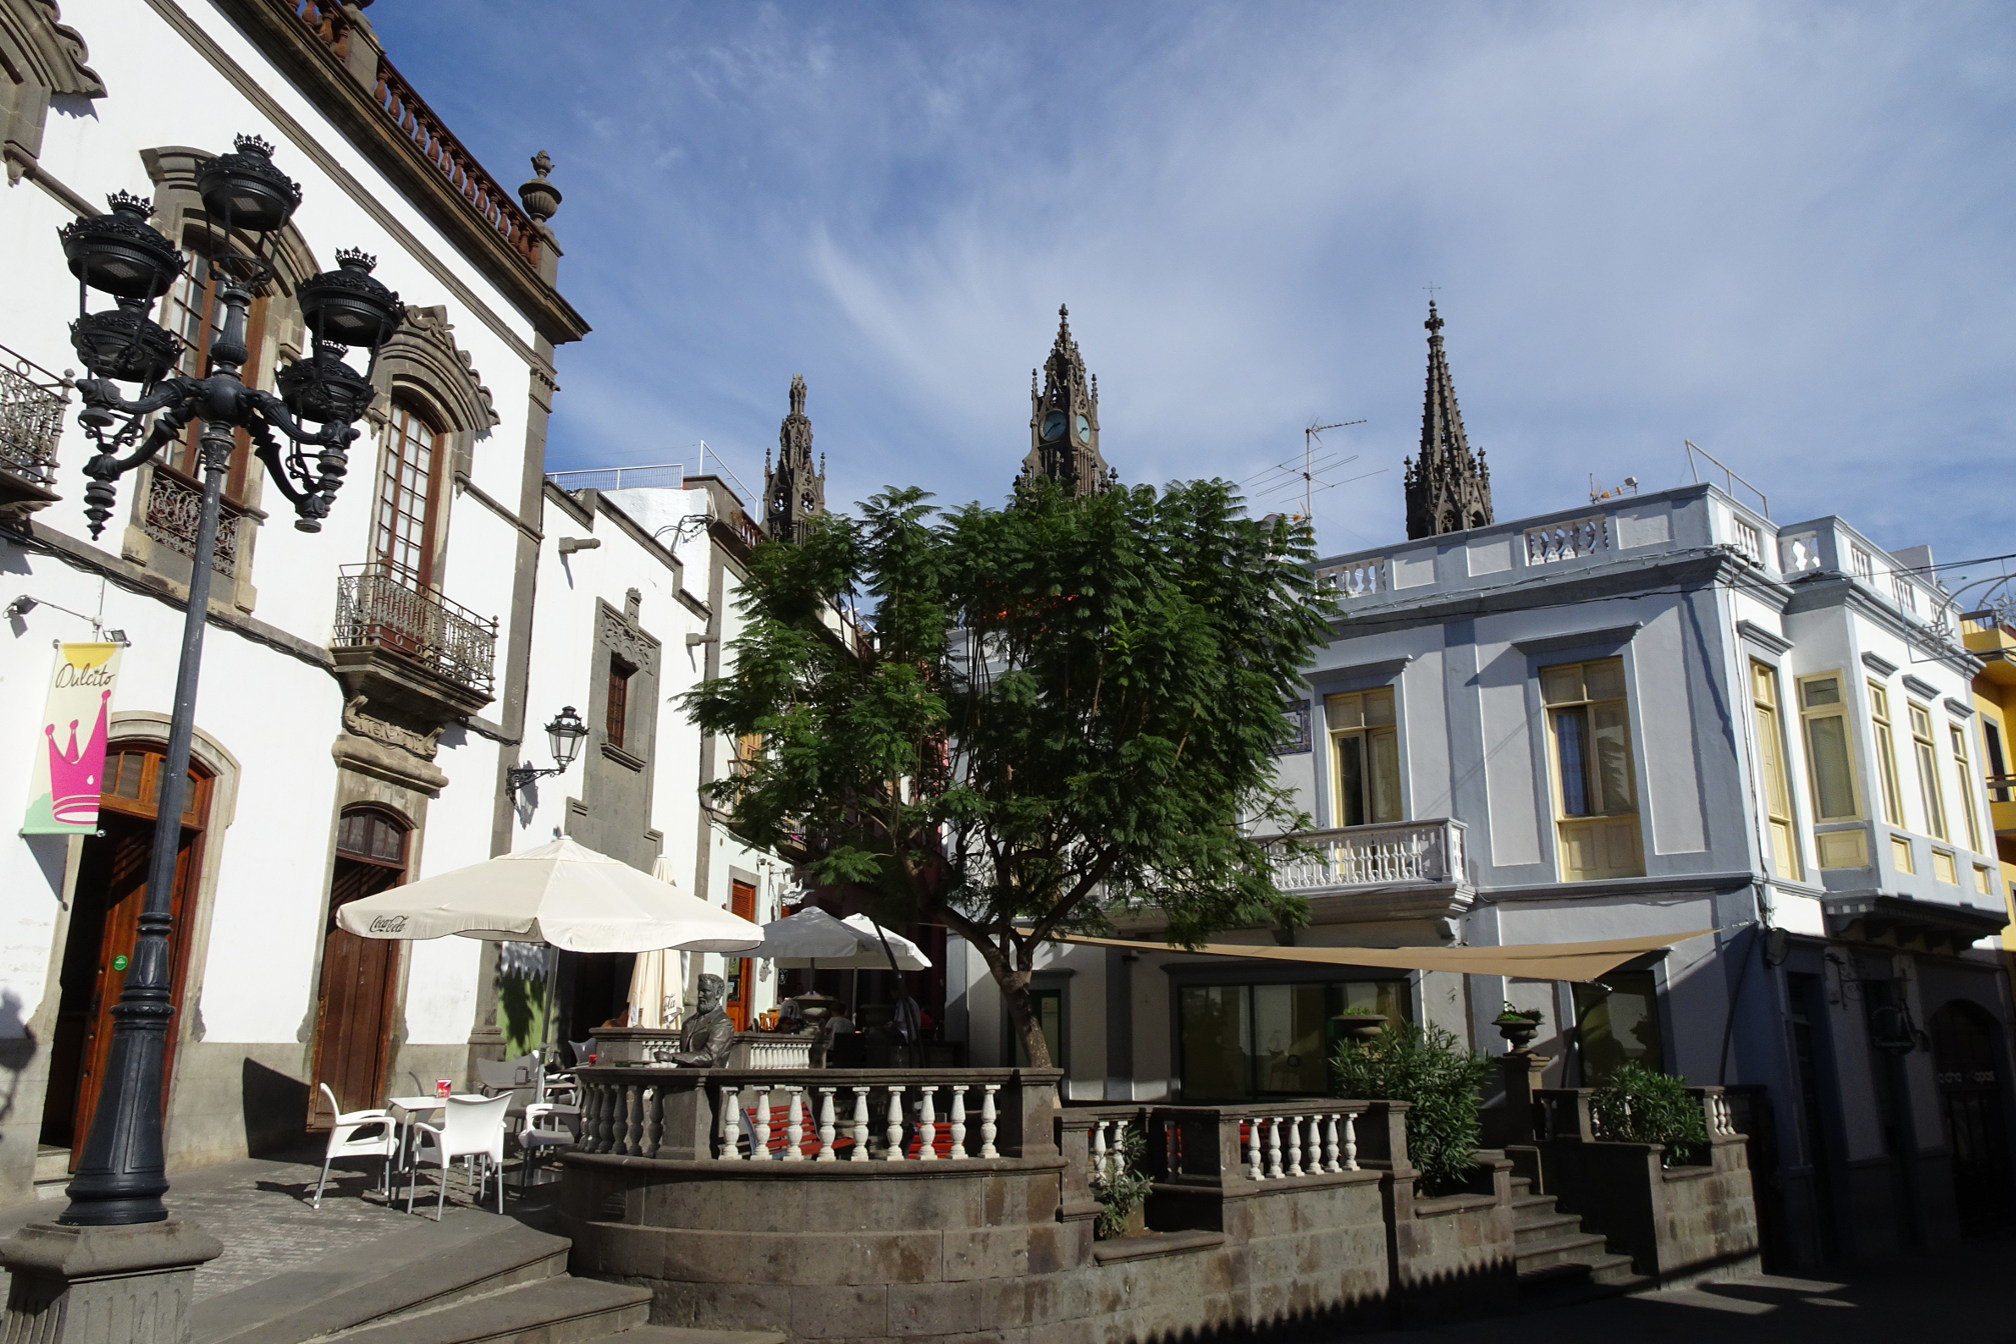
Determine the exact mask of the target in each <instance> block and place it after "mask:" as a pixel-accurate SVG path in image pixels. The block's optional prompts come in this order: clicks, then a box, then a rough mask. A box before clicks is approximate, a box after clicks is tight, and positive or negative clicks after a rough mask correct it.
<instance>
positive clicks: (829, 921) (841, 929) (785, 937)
mask: <svg viewBox="0 0 2016 1344" xmlns="http://www.w3.org/2000/svg"><path fill="white" fill-rule="evenodd" d="M744 955H746V956H751V957H767V958H769V959H770V960H772V961H774V962H776V963H777V965H778V966H780V967H787V968H797V967H810V968H811V969H813V970H817V971H881V970H896V971H926V970H929V969H931V958H929V957H927V956H925V955H924V951H923V949H922V948H920V947H918V946H917V944H915V943H913V942H911V941H910V940H909V939H908V938H905V937H904V936H903V935H902V934H900V933H891V932H890V931H889V930H887V929H885V928H883V927H881V926H880V925H878V924H876V923H875V922H874V921H873V920H871V919H869V918H868V916H866V915H849V916H847V918H845V919H835V918H834V917H833V916H831V915H829V914H827V913H826V912H825V911H824V910H821V909H820V908H819V907H818V906H816V905H808V906H806V907H805V908H804V909H803V910H800V911H799V912H798V913H797V914H795V915H787V916H785V917H784V918H783V919H773V920H771V921H770V922H769V923H768V924H765V925H764V926H763V941H762V943H761V944H759V945H758V946H757V947H755V948H753V949H751V950H750V951H749V952H747V953H745V954H744Z"/></svg>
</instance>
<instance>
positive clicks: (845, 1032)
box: [826, 1008, 857, 1036]
mask: <svg viewBox="0 0 2016 1344" xmlns="http://www.w3.org/2000/svg"><path fill="white" fill-rule="evenodd" d="M826 1026H827V1028H828V1030H830V1031H831V1032H832V1034H833V1035H835V1036H852V1035H853V1034H854V1032H855V1031H856V1030H857V1028H856V1027H855V1025H854V1019H853V1018H851V1017H849V1016H847V1010H846V1009H845V1008H837V1009H835V1010H834V1012H833V1016H831V1017H829V1018H827V1019H826Z"/></svg>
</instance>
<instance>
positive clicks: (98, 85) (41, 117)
mask: <svg viewBox="0 0 2016 1344" xmlns="http://www.w3.org/2000/svg"><path fill="white" fill-rule="evenodd" d="M62 18H63V15H62V12H61V11H60V10H58V9H57V7H56V0H0V87H5V86H8V85H11V86H12V87H11V88H9V89H8V91H7V92H6V93H4V94H0V143H4V145H5V149H6V158H7V180H8V181H9V182H14V181H17V180H19V178H20V176H21V173H22V171H23V169H24V167H25V166H26V165H27V164H31V163H33V162H34V161H35V157H36V156H37V155H38V154H40V153H41V152H42V127H43V124H44V122H45V121H47V119H48V115H49V100H50V99H51V98H102V97H104V96H105V81H104V80H102V79H100V78H98V72H97V71H95V70H93V69H92V68H91V67H90V66H88V65H86V64H85V63H84V62H85V61H86V59H88V58H89V56H90V54H91V53H90V52H89V51H88V50H86V49H85V46H84V39H83V37H82V36H81V35H79V33H78V32H77V30H76V29H75V28H72V27H70V26H69V25H68V24H66V23H64V22H62Z"/></svg>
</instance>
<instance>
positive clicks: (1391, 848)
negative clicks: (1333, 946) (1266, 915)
mask: <svg viewBox="0 0 2016 1344" xmlns="http://www.w3.org/2000/svg"><path fill="white" fill-rule="evenodd" d="M1291 843H1292V844H1294V845H1299V846H1302V847H1304V849H1305V850H1306V851H1307V852H1304V853H1300V854H1292V855H1288V856H1287V857H1286V858H1285V859H1283V860H1281V861H1279V862H1278V863H1277V864H1276V867H1275V871H1274V880H1275V882H1276V883H1277V884H1278V885H1279V886H1280V888H1281V890H1283V891H1287V892H1294V893H1296V894H1298V895H1301V896H1303V897H1305V898H1307V900H1308V901H1309V910H1310V917H1311V919H1312V920H1313V921H1314V922H1315V923H1318V924H1345V923H1360V922H1366V921H1377V920H1404V919H1449V918H1454V917H1455V916H1457V915H1460V914H1462V913H1463V912H1464V911H1466V910H1468V909H1469V908H1470V903H1471V901H1472V899H1473V898H1474V896H1475V888H1474V887H1473V886H1472V885H1471V882H1470V875H1469V868H1468V864H1467V860H1466V858H1465V853H1464V827H1463V823H1462V822H1460V821H1457V820H1455V819H1454V818H1451V817H1436V818H1432V819H1429V820H1425V821H1394V822H1383V823H1380V824H1378V825H1373V826H1345V827H1339V828H1335V829H1332V830H1324V831H1302V832H1298V833H1296V834H1294V835H1292V836H1283V837H1280V839H1279V840H1278V841H1277V846H1278V848H1277V852H1285V851H1286V850H1287V848H1288V846H1289V845H1290V844H1291Z"/></svg>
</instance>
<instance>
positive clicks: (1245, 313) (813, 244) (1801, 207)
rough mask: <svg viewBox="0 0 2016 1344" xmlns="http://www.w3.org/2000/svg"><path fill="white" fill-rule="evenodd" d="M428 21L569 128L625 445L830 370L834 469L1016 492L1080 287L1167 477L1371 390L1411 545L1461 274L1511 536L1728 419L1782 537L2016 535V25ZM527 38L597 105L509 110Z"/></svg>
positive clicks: (1296, 16)
mask: <svg viewBox="0 0 2016 1344" xmlns="http://www.w3.org/2000/svg"><path fill="white" fill-rule="evenodd" d="M416 8H417V7H408V8H405V9H399V10H395V11H393V12H391V13H388V14H386V15H385V16H384V17H383V19H382V20H381V27H382V28H383V29H384V30H385V31H386V34H387V37H388V44H389V45H390V48H391V51H392V54H393V56H394V58H395V59H397V60H400V61H401V63H402V65H404V66H406V67H407V68H408V70H409V73H412V74H413V75H414V76H415V78H416V79H417V80H419V81H420V83H421V86H422V87H423V89H425V90H426V91H427V93H428V96H429V97H430V98H433V99H434V100H435V101H436V102H437V104H438V105H440V106H441V107H442V109H443V111H444V113H446V114H447V115H448V117H449V121H450V124H451V125H454V126H456V127H457V129H458V131H464V128H465V126H466V127H467V128H468V129H467V131H466V132H465V134H466V135H467V136H468V138H470V139H471V140H472V141H474V142H475V143H477V144H478V145H479V146H484V147H485V151H484V152H485V154H486V157H489V158H491V160H492V162H493V163H495V162H498V161H499V160H500V159H501V158H503V157H504V156H503V154H502V152H501V151H500V152H499V153H498V154H495V155H492V154H490V153H489V150H488V148H487V146H488V145H490V144H492V143H500V142H501V143H504V144H507V145H509V147H510V149H511V152H512V153H517V152H521V151H520V148H519V147H520V146H521V145H528V144H531V142H534V141H537V142H540V143H544V142H545V141H546V140H547V139H548V138H550V139H552V140H555V141H560V142H562V143H558V144H555V145H554V146H553V148H554V154H555V157H556V159H559V160H560V163H561V167H560V170H559V171H558V172H557V173H556V181H558V182H559V183H560V184H561V185H562V187H563V189H565V190H567V192H568V202H567V206H566V208H565V210H564V211H563V213H562V215H561V216H560V217H559V218H558V219H557V220H556V224H557V226H558V227H559V228H560V230H561V238H562V241H563V244H564V245H565V246H566V247H567V249H568V256H567V260H566V262H565V269H564V270H563V281H564V284H565V288H566V289H567V291H568V293H569V295H570V297H571V298H573V300H574V301H575V302H576V304H577V306H579V307H580V308H581V309H582V310H583V311H584V312H585V313H587V315H588V316H589V318H590V320H591V321H593V322H595V323H596V325H597V327H598V329H599V330H598V332H597V333H596V334H595V335H594V336H591V337H590V339H589V341H588V342H587V343H585V344H584V345H583V346H582V347H580V348H579V349H576V350H570V351H568V352H565V354H564V355H563V366H562V369H563V381H564V382H565V384H566V386H567V393H566V395H565V396H563V397H562V399H561V402H560V406H559V410H558V413H557V416H556V420H555V440H554V442H555V447H556V452H557V453H560V454H564V455H566V456H567V457H568V458H570V459H572V460H573V461H575V462H580V463H587V462H601V461H607V460H619V459H627V460H641V459H643V458H646V457H649V456H650V455H651V454H653V453H656V452H659V451H661V448H660V447H659V446H658V445H660V444H662V443H664V442H668V441H670V439H671V438H672V437H674V436H679V437H690V438H698V437H702V436H704V437H706V438H708V439H709V441H710V442H713V443H716V444H718V445H723V446H724V451H730V452H735V453H740V454H742V455H743V457H744V460H746V461H747V462H748V463H749V464H750V468H751V471H752V472H753V470H754V468H755V466H756V465H757V464H758V463H759V462H760V454H761V452H762V448H763V446H764V445H765V444H767V443H770V442H773V441H774V435H775V424H776V420H777V418H778V417H779V416H781V414H782V412H783V409H784V406H783V398H784V387H785V385H786V383H787V382H788V379H789V377H790V375H791V374H792V373H793V372H803V373H805V374H806V376H807V378H808V380H809V381H810V382H811V386H812V401H811V407H810V409H811V411H812V414H813V418H814V422H815V425H816V426H817V429H818V434H819V444H820V446H821V447H822V448H825V449H827V450H828V451H829V452H830V453H831V454H832V455H833V457H832V465H833V470H834V475H835V481H834V487H833V490H832V492H831V497H835V498H846V497H849V496H858V495H860V494H863V493H865V492H867V491H869V490H871V489H873V488H875V487H876V486H879V485H880V484H883V483H886V482H895V481H904V482H909V481H914V482H916V483H919V484H923V485H925V486H927V487H928V488H932V489H935V490H937V491H938V492H939V493H940V494H941V495H943V496H946V497H948V498H954V499H963V498H969V497H972V496H975V495H979V496H982V497H996V496H998V495H999V494H1000V493H1001V492H1003V491H1005V489H1006V486H1007V482H1008V480H1009V479H1010V478H1011V477H1012V475H1013V473H1014V471H1015V468H1016V465H1017V462H1018V460H1019V458H1020V455H1021V453H1022V451H1023V450H1024V448H1025V447H1026V422H1027V403H1026V400H1024V393H1025V390H1026V385H1025V380H1026V378H1027V372H1028V370H1029V368H1030V367H1031V366H1032V365H1034V364H1036V363H1038V362H1040V360H1041V359H1042V357H1043V354H1044V352H1045V350H1046V349H1047V347H1048V344H1049V338H1050V334H1051V332H1052V330H1054V320H1055V319H1054V311H1055V307H1056V305H1057V303H1058V302H1059V301H1060V300H1062V301H1068V302H1069V303H1070V304H1071V307H1072V325H1073V328H1074V330H1075V331H1076V332H1077V333H1078V336H1079V339H1080V343H1081V346H1082V348H1083V349H1084V352H1085V356H1086V359H1087V361H1088V363H1089V364H1090V366H1091V367H1092V368H1093V369H1094V370H1095V371H1096V372H1097V373H1098V374H1099V375H1100V381H1101V387H1102V392H1103V394H1104V396H1103V402H1102V411H1103V415H1102V420H1103V423H1104V446H1105V448H1106V450H1107V455H1108V457H1109V459H1110V460H1112V461H1113V462H1115V464H1116V465H1118V466H1119V468H1120V470H1121V472H1122V474H1123V476H1127V477H1130V478H1133V479H1163V478H1167V477H1170V476H1178V475H1190V474H1203V473H1213V474H1225V475H1230V476H1233V477H1235V478H1237V477H1240V476H1243V475H1246V474H1249V473H1250V472H1252V471H1254V470H1258V469H1259V468H1261V467H1263V466H1265V465H1266V464H1267V463H1269V462H1272V461H1275V460H1279V459H1282V458H1286V457H1288V456H1290V455H1291V454H1293V453H1296V452H1298V451H1299V449H1300V444H1301V429H1302V426H1303V425H1304V424H1306V423H1308V422H1309V420H1310V419H1311V418H1312V417H1315V416H1319V415H1320V416H1322V417H1324V418H1326V419H1333V420H1334V419H1356V418H1358V417H1361V416H1364V417H1369V418H1370V420H1371V423H1370V424H1368V425H1366V426H1364V427H1362V428H1359V429H1354V430H1351V431H1339V432H1338V433H1337V434H1336V435H1334V436H1333V438H1332V442H1333V444H1334V445H1335V446H1337V447H1339V448H1344V449H1347V450H1355V451H1358V452H1360V453H1362V455H1363V456H1362V460H1361V462H1360V464H1358V466H1357V467H1355V468H1354V470H1378V471H1379V472H1380V474H1378V475H1376V476H1374V477H1372V478H1371V479H1370V480H1368V481H1364V482H1361V483H1359V484H1357V485H1353V486H1347V487H1340V488H1338V489H1335V490H1332V491H1330V492H1328V493H1327V494H1325V495H1324V496H1323V497H1322V503H1321V507H1320V509H1319V521H1320V522H1321V524H1322V526H1323V531H1324V540H1325V542H1326V544H1329V545H1331V546H1333V547H1337V548H1343V547H1356V546H1360V545H1371V544H1377V543H1379V542H1382V541H1385V540H1388V539H1391V538H1393V537H1395V536H1397V535H1398V534H1399V532H1400V510H1399V498H1398V497H1399V488H1400V475H1399V470H1398V467H1399V460H1400V458H1401V456H1402V455H1404V454H1405V453H1406V452H1408V451H1410V450H1411V447H1412V444H1413V441H1414V439H1415V437H1416V436H1417V433H1418V425H1419V420H1418V416H1419V398H1420V379H1421V368H1422V359H1423V349H1422V333H1421V331H1420V328H1419V325H1418V324H1419V322H1420V319H1421V316H1422V313H1421V309H1422V307H1423V301H1424V298H1425V296H1424V295H1423V294H1422V292H1421V286H1423V285H1424V284H1426V283H1428V282H1430V281H1434V282H1437V283H1440V284H1441V285H1443V286H1445V289H1444V291H1443V296H1442V298H1443V307H1444V311H1445V314H1446V315H1447V316H1448V317H1449V319H1450V327H1449V329H1448V332H1447V335H1448V338H1449V343H1450V350H1451V359H1452V363H1453V367H1454V371H1455V376H1456V380H1457V387H1458V389H1459V391H1460V393H1461V394H1462V398H1463V405H1464V411H1465V418H1466V421H1467V423H1468V426H1469V429H1470V432H1471V434H1472V437H1473V438H1474V439H1475V440H1477V441H1480V442H1482V443H1484V444H1486V445H1487V446H1488V447H1489V448H1490V450H1491V454H1492V465H1493V476H1494V482H1495V484H1496V487H1497V490H1498V493H1499V506H1500V514H1501V516H1516V515H1518V514H1521V513H1529V512H1537V511H1541V510H1545V509H1552V508H1557V507H1562V506H1565V505H1568V504H1572V503H1574V502H1575V501H1576V500H1577V499H1579V498H1580V497H1581V495H1582V492H1583V491H1584V490H1585V489H1586V487H1587V478H1588V476H1589V474H1590V473H1592V472H1593V473H1595V474H1596V475H1597V476H1599V477H1600V478H1602V479H1604V480H1606V481H1609V482H1611V483H1614V481H1615V480H1616V479H1617V478H1620V477H1621V476H1623V475H1624V474H1627V473H1631V474H1636V475H1637V476H1639V478H1640V479H1641V480H1643V481H1644V482H1645V483H1646V484H1647V485H1648V486H1651V485H1659V484H1671V483H1674V482H1675V481H1676V480H1678V479H1682V478H1684V475H1685V472H1684V466H1683V462H1682V458H1681V448H1680V441H1681V439H1682V437H1692V438H1694V439H1695V440H1696V441H1697V442H1702V443H1704V444H1706V445H1708V446H1710V447H1711V448H1713V449H1714V450H1715V451H1717V452H1718V453H1720V454H1722V455H1724V456H1725V457H1727V458H1728V459H1730V460H1731V461H1732V462H1733V463H1734V464H1735V465H1736V466H1737V467H1738V469H1739V470H1741V471H1743V472H1744V473H1745V474H1746V475H1748V476H1750V477H1752V478H1753V479H1755V480H1757V481H1758V482H1759V483H1760V485H1762V486H1763V487H1764V488H1765V489H1766V490H1768V491H1769V492H1770V493H1771V494H1772V496H1773V505H1774V513H1776V514H1777V515H1778V516H1780V517H1781V518H1791V517H1800V516H1808V515H1810V514H1813V513H1818V512H1840V513H1843V514H1846V515H1848V516H1849V517H1850V518H1852V519H1855V520H1857V521H1858V522H1859V523H1860V524H1861V525H1862V526H1864V527H1865V528H1867V529H1869V530H1871V531H1873V532H1874V533H1875V534H1876V535H1877V536H1878V538H1879V539H1881V540H1884V541H1887V542H1890V543H1892V544H1897V545H1902V544H1906V543H1908V542H1911V541H1914V540H1917V539H1919V538H1921V537H1932V538H1935V539H1937V540H1938V541H1939V543H1940V545H1941V548H1942V550H1945V551H1951V552H1952V553H1954V554H1958V553H1960V552H1962V551H1967V552H1972V553H1987V552H1989V551H1992V550H1996V549H2000V548H2001V543H1999V542H1998V541H1997V540H1996V538H1997V537H1998V536H1999V534H2000V531H2001V528H2002V516H2001V515H2002V510H2001V508H2000V506H1999V504H1998V503H1997V502H1996V501H1995V499H1994V492H1993V491H1992V490H1985V491H1984V490H1983V489H1982V484H1983V482H1982V480H1981V477H1982V476H1983V475H1984V474H1986V473H1985V472H1984V468H1992V467H1993V466H1994V465H1996V464H1998V462H1999V461H2000V460H2002V459H2005V458H2006V454H2007V449H2006V444H2007V440H2008V437H2009V432H2010V428H2011V421H2012V419H2016V404H2012V393H2011V390H2010V386H2009V380H2008V378H2007V376H2006V371H2007V369H2008V368H2009V367H2010V365H2011V363H2012V356H2016V341H2012V337H2011V335H2010V333H2009V324H2008V322H2007V318H2006V313H2007V310H2008V309H2009V307H2010V299H2011V295H2010V292H2009V291H2010V288H2011V275H2012V268H2011V266H2010V261H2011V255H2010V253H2011V238H2012V226H2011V223H2010V220H2009V217H2008V212H2007V210H2006V207H2005V206H2004V204H2003V202H2002V200H2001V199H2000V197H2001V195H2002V193H2003V192H2004V191H2005V190H2006V183H2007V181H2008V180H2009V169H2010V166H2011V165H2010V158H2011V149H2012V140H2016V118H2012V117H2011V115H2010V114H2011V111H2012V109H2011V106H2010V103H2011V101H2012V94H2011V93H2010V90H2011V89H2012V88H2016V81H2012V80H2011V75H2012V73H2016V71H2012V68H2011V67H2012V65H2016V59H2012V57H2016V52H2012V42H2011V36H2012V27H2011V20H2010V18H2009V17H2008V16H2007V14H2006V12H2005V11H2004V10H2003V9H2001V8H2000V7H1995V6H1989V5H1948V6H1941V7H1934V8H1928V7H1923V6H1905V5H1874V4H1870V5H1841V4H1837V5H1831V6H1828V7H1825V8H1819V7H1786V6H1778V5H1767V4H1761V3H1760V4H1741V3H1720V4H1716V3H1706V4H1687V5H1659V4H1639V5H1632V6H1600V7H1599V6H1586V5H1553V6H1547V5H1537V6H1536V5H1528V6H1520V7H1516V8H1515V7H1508V6H1502V5H1485V4H1472V5H1446V6H1440V7H1433V8H1429V7H1405V8H1402V7H1393V6H1383V5H1370V4H1357V5H1327V4H1326V5H1317V4H1288V3H1277V4H1269V5H1266V6H1251V5H1195V6H1174V5H1157V6H1147V5H1142V6H1130V7H1121V6H1111V7H1068V6H1064V5H1039V6H1018V7H1000V6H984V5H962V4H937V3H934V4H921V3H920V4H914V5H905V6H891V7H883V8H871V7H868V6H865V5H864V6H849V7H846V8H843V9H831V10H829V9H825V8H814V7H806V6H759V7H752V8H748V9H742V8H725V7H720V6H707V5H662V6H661V5H642V4H632V5H613V4H612V5H605V6H603V7H602V11H603V13H605V14H607V15H621V16H622V21H621V22H620V23H619V22H616V21H613V20H612V19H608V18H605V19H604V21H603V22H602V23H600V24H594V23H583V24H578V25H576V26H575V28H574V29H572V30H570V31H563V32H561V33H558V34H555V33H554V32H553V31H552V27H551V25H550V24H541V23H535V22H531V21H530V19H529V15H530V13H531V11H530V10H527V9H526V5H525V3H524V0H521V3H520V4H518V5H516V6H513V5H510V4H504V5H498V4H485V5H482V6H476V5H474V4H473V3H463V4H455V5H446V6H443V7H442V8H441V9H440V10H433V9H432V7H429V12H426V13H415V12H413V11H414V9H416ZM499 11H502V12H501V14H500V13H499ZM515 11H524V13H522V14H520V17H525V18H527V21H526V22H524V23H518V22H514V21H513V18H512V15H513V13H514V12H515ZM541 30H543V31H544V37H543V38H542V41H541V43H540V45H539V47H538V49H537V50H536V51H530V50H521V49H518V48H517V47H515V46H514V45H513V44H514V42H515V41H518V40H522V34H526V33H536V32H540V31H541ZM414 52H419V53H421V60H419V61H417V62H416V60H415V59H414V56H413V55H412V54H411V53H414ZM449 52H452V53H455V59H454V61H453V62H452V63H451V62H450V61H448V60H447V59H445V58H443V57H440V56H438V55H437V54H438V53H449ZM435 59H441V60H442V65H441V68H440V69H438V70H430V69H425V68H421V69H415V66H416V65H421V66H424V65H425V63H426V62H427V61H430V60H435ZM527 62H536V63H537V66H536V68H538V69H540V70H541V71H542V80H541V84H542V87H545V88H550V89H552V90H555V92H556V97H557V98H558V99H560V100H562V101H560V102H558V103H557V104H556V103H553V102H542V101H540V100H537V99H527V100H523V101H522V102H520V103H516V104H511V105H508V106H506V105H500V104H499V102H498V100H497V99H496V98H495V97H494V90H495V89H497V88H499V87H507V85H506V83H505V76H504V75H503V74H502V73H501V72H502V71H504V70H506V69H509V68H512V67H514V66H516V67H520V68H523V67H524V66H525V64H526V63H527ZM444 85H447V86H449V87H448V89H447V91H445V92H443V88H444ZM532 147H536V145H533V146H532ZM647 425H648V426H653V427H654V428H653V429H652V430H651V431H649V432H648V433H640V432H639V431H638V429H637V427H638V426H647Z"/></svg>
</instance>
